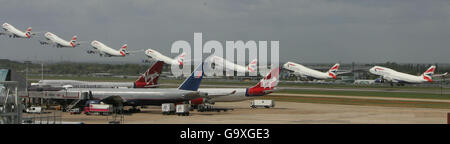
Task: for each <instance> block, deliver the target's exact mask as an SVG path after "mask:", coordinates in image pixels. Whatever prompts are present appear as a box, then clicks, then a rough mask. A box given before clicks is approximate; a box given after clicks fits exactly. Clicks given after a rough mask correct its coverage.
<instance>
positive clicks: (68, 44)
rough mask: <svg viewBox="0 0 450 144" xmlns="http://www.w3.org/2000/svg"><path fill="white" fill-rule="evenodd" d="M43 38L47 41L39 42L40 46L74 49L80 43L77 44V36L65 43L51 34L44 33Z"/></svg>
mask: <svg viewBox="0 0 450 144" xmlns="http://www.w3.org/2000/svg"><path fill="white" fill-rule="evenodd" d="M44 37H45V39H46V40H47V41H40V43H41V45H53V46H56V47H57V48H65V47H67V48H74V47H76V46H77V45H80V43H77V36H73V37H72V40H70V41H66V40H64V39H62V38H60V37H58V36H57V35H55V34H53V33H51V32H46V33H45V34H44Z"/></svg>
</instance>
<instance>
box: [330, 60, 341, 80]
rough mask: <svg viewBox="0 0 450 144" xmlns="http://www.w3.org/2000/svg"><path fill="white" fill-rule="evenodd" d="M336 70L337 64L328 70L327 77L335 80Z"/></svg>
mask: <svg viewBox="0 0 450 144" xmlns="http://www.w3.org/2000/svg"><path fill="white" fill-rule="evenodd" d="M338 69H339V64H338V63H337V64H335V65H334V66H333V67H331V68H330V70H328V75H329V76H331V77H332V78H334V79H336V76H337V71H338Z"/></svg>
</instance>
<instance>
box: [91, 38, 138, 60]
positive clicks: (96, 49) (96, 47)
mask: <svg viewBox="0 0 450 144" xmlns="http://www.w3.org/2000/svg"><path fill="white" fill-rule="evenodd" d="M91 46H92V48H93V50H88V51H87V53H88V54H95V53H98V54H99V55H100V56H104V57H124V56H126V55H128V54H129V53H128V51H127V44H124V45H123V46H122V48H120V50H115V49H112V48H110V47H108V46H107V45H105V44H103V43H101V42H99V41H96V40H94V41H92V42H91Z"/></svg>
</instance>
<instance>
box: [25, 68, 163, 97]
mask: <svg viewBox="0 0 450 144" xmlns="http://www.w3.org/2000/svg"><path fill="white" fill-rule="evenodd" d="M162 67H163V62H161V61H157V62H155V63H154V64H152V65H151V66H150V67H149V69H148V70H147V71H146V72H145V73H143V74H141V75H140V76H139V78H138V79H137V80H136V81H135V82H88V81H77V80H40V81H39V82H38V83H32V87H31V88H30V90H46V89H47V88H48V89H52V88H54V89H56V90H57V88H121V87H126V88H155V87H158V78H159V76H160V74H161V71H162Z"/></svg>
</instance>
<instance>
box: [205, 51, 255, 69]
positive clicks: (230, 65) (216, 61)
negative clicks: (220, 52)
mask: <svg viewBox="0 0 450 144" xmlns="http://www.w3.org/2000/svg"><path fill="white" fill-rule="evenodd" d="M206 61H208V62H210V63H214V65H215V66H219V67H224V66H225V67H224V68H226V69H227V70H231V71H236V72H241V73H245V72H256V69H257V62H258V60H257V59H253V60H252V61H251V62H250V63H249V64H248V65H247V66H241V65H237V64H235V63H233V62H231V61H229V60H226V59H224V58H222V57H219V56H215V55H213V56H210V57H209V58H207V59H206Z"/></svg>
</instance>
